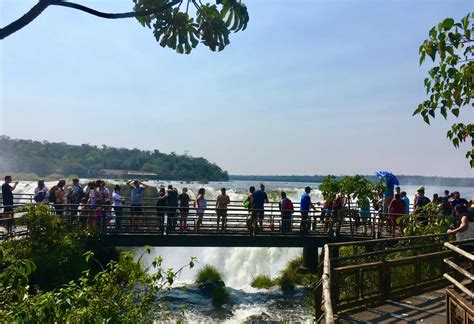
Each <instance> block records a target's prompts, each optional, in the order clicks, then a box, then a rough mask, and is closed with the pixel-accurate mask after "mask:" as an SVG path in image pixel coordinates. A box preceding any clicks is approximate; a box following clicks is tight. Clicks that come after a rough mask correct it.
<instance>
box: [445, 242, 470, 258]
mask: <svg viewBox="0 0 474 324" xmlns="http://www.w3.org/2000/svg"><path fill="white" fill-rule="evenodd" d="M470 242H474V239H467V240H462V241H458V242H456V244H458V245H461V244H463V243H470ZM444 246H445V247H447V248H448V249H450V250H452V251H454V252H456V253H457V254H460V255H462V256H463V257H465V258H466V259H468V260H470V261H474V255H472V254H470V253H468V252H466V251H464V250H463V249H460V248H458V247H457V246H454V245H453V244H451V243H448V242H446V243H444Z"/></svg>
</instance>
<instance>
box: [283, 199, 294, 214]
mask: <svg viewBox="0 0 474 324" xmlns="http://www.w3.org/2000/svg"><path fill="white" fill-rule="evenodd" d="M281 209H282V210H283V211H286V212H288V211H289V212H293V211H294V210H295V208H294V206H293V202H292V201H291V200H290V199H288V198H286V199H285V200H284V202H283V205H282V206H281Z"/></svg>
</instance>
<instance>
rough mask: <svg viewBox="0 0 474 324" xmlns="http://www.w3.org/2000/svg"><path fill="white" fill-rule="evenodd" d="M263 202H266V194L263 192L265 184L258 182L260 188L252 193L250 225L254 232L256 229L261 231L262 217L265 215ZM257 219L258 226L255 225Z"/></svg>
mask: <svg viewBox="0 0 474 324" xmlns="http://www.w3.org/2000/svg"><path fill="white" fill-rule="evenodd" d="M265 203H268V196H267V193H266V192H265V186H264V184H263V183H261V184H260V190H257V191H255V192H254V193H253V195H252V209H253V216H252V218H253V219H252V226H253V231H254V233H255V232H257V230H260V231H263V218H264V217H265ZM257 221H258V227H257Z"/></svg>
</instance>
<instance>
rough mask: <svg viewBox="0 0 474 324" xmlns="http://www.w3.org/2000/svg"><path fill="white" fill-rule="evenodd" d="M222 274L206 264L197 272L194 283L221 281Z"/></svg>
mask: <svg viewBox="0 0 474 324" xmlns="http://www.w3.org/2000/svg"><path fill="white" fill-rule="evenodd" d="M221 280H222V274H221V273H220V272H219V270H217V268H216V267H214V266H212V265H209V264H206V265H205V266H204V267H203V268H202V269H201V270H199V271H198V273H197V275H196V278H195V280H194V281H195V282H196V283H197V284H200V283H204V282H206V281H221Z"/></svg>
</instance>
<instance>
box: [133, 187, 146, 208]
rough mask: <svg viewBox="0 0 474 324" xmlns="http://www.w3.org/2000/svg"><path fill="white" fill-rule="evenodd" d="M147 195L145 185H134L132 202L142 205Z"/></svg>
mask: <svg viewBox="0 0 474 324" xmlns="http://www.w3.org/2000/svg"><path fill="white" fill-rule="evenodd" d="M144 195H145V188H143V187H138V188H137V187H132V197H131V198H132V199H131V203H132V204H136V205H141V204H142V203H143V196H144Z"/></svg>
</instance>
